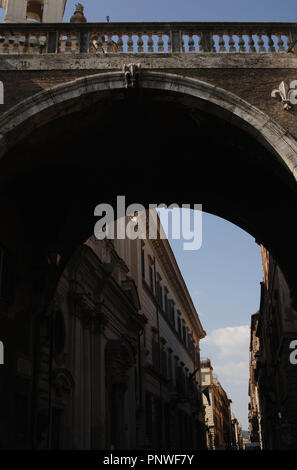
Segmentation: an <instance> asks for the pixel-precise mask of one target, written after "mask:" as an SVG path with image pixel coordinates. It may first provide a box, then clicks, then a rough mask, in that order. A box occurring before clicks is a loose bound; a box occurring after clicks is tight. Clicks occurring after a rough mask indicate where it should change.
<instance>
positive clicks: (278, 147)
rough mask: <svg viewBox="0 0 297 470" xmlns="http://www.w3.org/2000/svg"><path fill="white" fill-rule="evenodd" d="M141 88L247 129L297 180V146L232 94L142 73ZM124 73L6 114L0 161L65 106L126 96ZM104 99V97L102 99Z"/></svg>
mask: <svg viewBox="0 0 297 470" xmlns="http://www.w3.org/2000/svg"><path fill="white" fill-rule="evenodd" d="M139 86H140V87H141V88H144V89H154V90H163V91H170V92H175V93H177V94H179V95H185V96H190V97H193V98H196V99H197V100H199V101H200V104H201V106H202V109H203V110H206V111H208V112H210V114H215V115H217V116H219V117H220V118H222V119H224V120H227V121H230V122H231V123H232V124H234V125H236V126H237V127H240V128H242V129H244V130H245V131H246V132H248V133H249V134H251V135H252V136H254V137H255V138H256V139H257V140H258V141H260V143H262V145H264V146H265V147H266V148H268V149H269V150H270V151H272V153H273V154H274V155H275V157H276V158H278V159H279V160H280V161H281V163H282V164H283V165H284V166H285V167H286V168H287V170H288V171H289V172H290V173H291V174H292V175H293V177H294V179H295V180H297V142H296V140H295V138H294V137H293V136H292V135H290V134H289V133H288V132H287V131H286V130H285V129H284V128H282V127H281V126H280V125H279V124H278V123H277V122H276V121H274V120H273V119H272V118H270V117H269V116H268V115H266V114H265V113H264V112H262V111H260V110H259V109H258V108H256V107H255V106H253V105H251V104H249V103H248V102H247V101H245V100H243V99H241V98H239V97H238V96H236V95H234V94H233V93H231V92H229V91H226V90H224V89H222V88H219V87H216V86H214V85H211V84H209V83H206V82H203V81H200V80H198V79H196V78H190V77H186V76H182V75H177V74H171V73H164V72H151V71H147V70H143V71H142V72H141V74H140V78H139ZM125 88H126V82H125V76H124V74H123V73H122V72H110V73H102V74H96V75H90V76H87V77H83V78H79V79H76V80H74V81H71V82H67V83H66V84H63V85H58V86H55V87H53V88H50V89H48V90H46V91H42V92H40V93H38V94H36V95H34V96H32V97H30V98H27V99H26V100H24V101H22V102H21V103H19V104H17V105H16V106H14V107H12V108H11V109H10V110H8V111H7V112H5V113H4V114H3V115H2V116H1V118H0V132H1V135H0V160H1V158H2V157H3V156H4V155H5V154H6V153H7V151H8V150H9V149H10V148H11V147H12V146H13V145H14V144H15V143H16V142H18V141H19V140H21V139H22V138H24V137H25V136H27V135H29V133H30V132H31V131H32V130H33V129H36V128H37V127H40V126H42V125H44V124H46V123H48V122H50V121H51V120H54V119H57V118H59V117H61V116H63V115H66V114H68V113H71V112H72V110H71V109H70V108H69V107H67V106H65V104H66V103H67V102H70V101H76V102H78V103H76V108H75V109H76V110H78V109H82V108H83V107H84V106H85V105H86V103H85V101H84V98H85V97H88V96H92V95H93V96H95V95H96V94H100V93H104V92H106V91H115V90H124V89H125ZM98 99H100V97H98Z"/></svg>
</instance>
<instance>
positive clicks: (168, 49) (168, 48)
mask: <svg viewBox="0 0 297 470" xmlns="http://www.w3.org/2000/svg"><path fill="white" fill-rule="evenodd" d="M167 37H168V42H167V52H168V53H169V52H171V51H172V40H171V34H170V33H169V34H167Z"/></svg>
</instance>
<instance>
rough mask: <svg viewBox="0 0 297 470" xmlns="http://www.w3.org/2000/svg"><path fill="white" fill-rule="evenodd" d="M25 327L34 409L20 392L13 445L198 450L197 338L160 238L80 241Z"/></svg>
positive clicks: (196, 324)
mask: <svg viewBox="0 0 297 470" xmlns="http://www.w3.org/2000/svg"><path fill="white" fill-rule="evenodd" d="M32 331H33V332H34V333H33V334H34V342H33V343H34V347H35V352H34V362H33V364H32V375H31V379H29V376H28V377H27V385H28V387H29V389H30V390H32V394H33V395H32V396H33V399H32V403H34V405H31V406H30V404H29V403H28V400H30V398H29V397H28V389H27V392H26V389H25V388H24V387H23V390H22V388H20V389H19V402H20V406H18V410H20V409H21V403H23V404H24V403H26V406H25V408H23V410H22V413H21V414H20V415H19V416H18V418H17V423H16V429H15V430H14V434H13V436H12V442H13V446H14V447H16V448H27V447H30V446H33V448H36V449H48V448H50V449H176V448H179V449H193V450H194V449H203V448H205V447H206V443H205V428H204V407H203V403H202V391H201V374H200V350H199V341H200V339H201V338H203V337H204V336H205V332H204V330H203V328H202V326H201V323H200V321H199V318H198V315H197V312H196V310H195V308H194V306H193V303H192V300H191V298H190V295H189V293H188V290H187V288H186V285H185V283H184V280H183V278H182V276H181V273H180V271H179V268H178V266H177V264H176V261H175V258H174V255H173V253H172V251H171V248H170V245H169V243H168V241H167V240H161V239H157V240H133V241H132V240H128V239H125V240H114V241H113V240H108V239H105V240H102V241H98V240H96V239H95V237H92V238H90V239H89V240H88V241H87V242H86V243H85V244H84V245H83V246H81V247H80V248H79V249H78V250H77V252H76V253H75V255H74V256H73V257H72V259H71V261H70V262H69V263H68V265H67V266H66V269H65V270H64V273H63V275H62V277H61V279H60V281H59V283H58V286H57V289H56V293H55V296H54V300H53V303H52V306H51V309H50V310H49V311H48V314H47V315H44V316H42V317H39V318H36V319H35V321H34V325H32ZM25 365H26V358H23V362H20V373H21V368H22V367H23V368H24V369H25ZM23 379H24V377H23ZM18 380H20V381H21V374H19V377H18ZM28 381H29V382H28ZM25 410H26V411H25ZM4 447H10V445H9V444H8V443H7V445H5V443H4Z"/></svg>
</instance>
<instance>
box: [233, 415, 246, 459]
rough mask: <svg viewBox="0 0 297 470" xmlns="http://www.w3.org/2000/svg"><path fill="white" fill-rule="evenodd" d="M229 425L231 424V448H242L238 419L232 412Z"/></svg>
mask: <svg viewBox="0 0 297 470" xmlns="http://www.w3.org/2000/svg"><path fill="white" fill-rule="evenodd" d="M231 425H232V449H233V450H242V449H243V437H242V430H241V426H240V424H239V422H238V419H237V418H236V416H234V414H233V413H232V414H231Z"/></svg>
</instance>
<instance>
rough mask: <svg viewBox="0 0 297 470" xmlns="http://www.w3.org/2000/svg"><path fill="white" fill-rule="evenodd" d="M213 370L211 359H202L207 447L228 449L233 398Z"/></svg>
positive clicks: (230, 438) (230, 440)
mask: <svg viewBox="0 0 297 470" xmlns="http://www.w3.org/2000/svg"><path fill="white" fill-rule="evenodd" d="M212 371H213V368H212V365H211V361H210V360H209V359H207V360H205V361H201V377H202V379H201V380H202V388H203V391H204V394H203V404H204V406H205V424H206V440H207V448H208V449H209V450H227V449H230V448H231V447H232V422H231V409H230V403H231V400H230V399H229V398H228V396H227V394H226V392H225V390H224V389H223V387H222V386H221V384H220V382H219V381H218V380H217V379H216V378H215V377H214V376H213V373H212Z"/></svg>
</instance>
